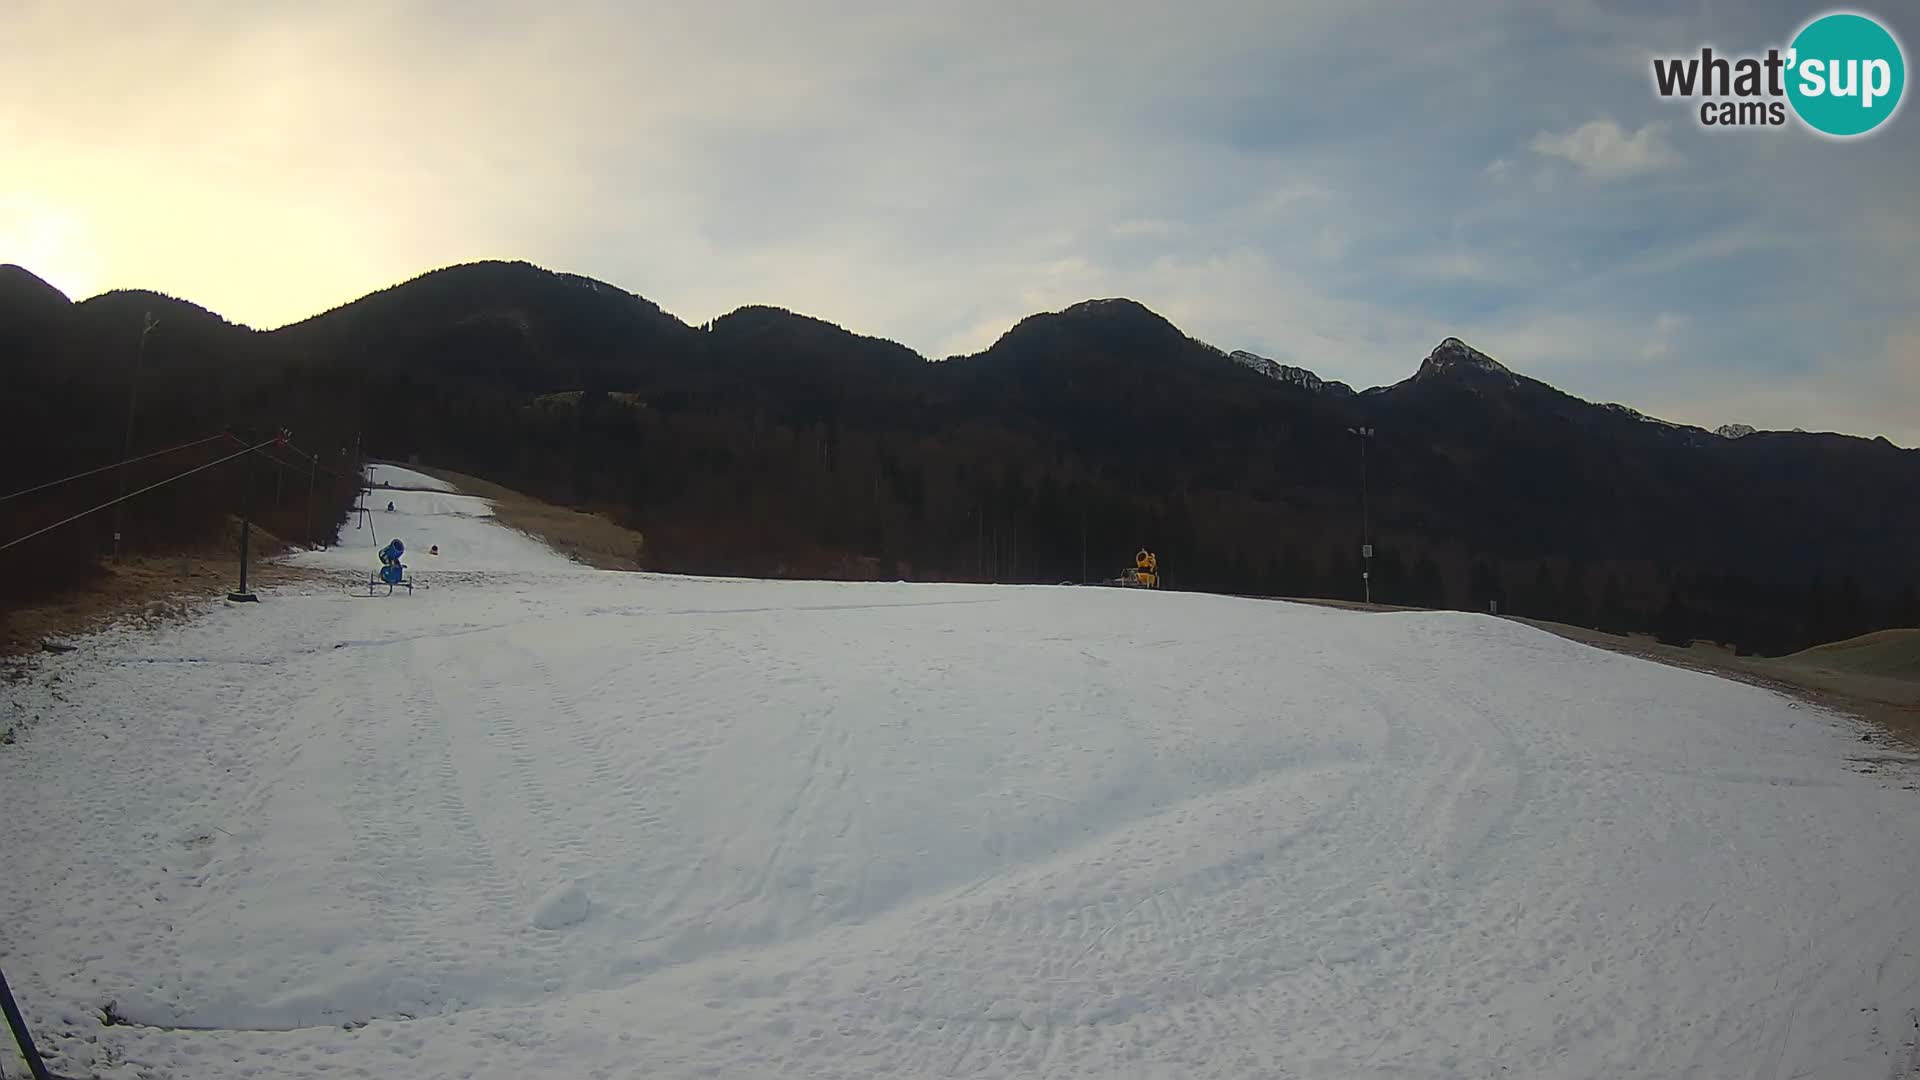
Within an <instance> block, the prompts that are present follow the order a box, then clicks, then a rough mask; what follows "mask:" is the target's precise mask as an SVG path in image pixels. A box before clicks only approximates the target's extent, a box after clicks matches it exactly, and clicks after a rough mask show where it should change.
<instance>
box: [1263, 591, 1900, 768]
mask: <svg viewBox="0 0 1920 1080" xmlns="http://www.w3.org/2000/svg"><path fill="white" fill-rule="evenodd" d="M1297 602H1298V603H1303V604H1320V605H1322V606H1325V607H1338V608H1345V609H1348V610H1354V611H1416V610H1420V609H1418V608H1395V607H1389V606H1386V605H1381V604H1376V605H1374V606H1372V607H1369V606H1368V605H1366V604H1360V603H1354V602H1351V601H1345V600H1300V601H1297ZM1503 617H1504V618H1510V619H1513V620H1514V621H1515V622H1523V623H1526V624H1527V625H1528V626H1533V627H1537V628H1539V629H1541V630H1545V631H1547V632H1549V633H1553V634H1558V635H1560V636H1561V637H1564V638H1567V639H1569V640H1572V641H1578V642H1581V643H1583V644H1586V645H1592V646H1595V647H1597V648H1602V649H1606V650H1608V651H1610V652H1617V653H1624V654H1626V655H1628V656H1638V657H1640V658H1642V659H1645V660H1653V661H1657V662H1659V663H1662V664H1668V665H1671V666H1673V667H1683V668H1688V669H1691V670H1693V671H1703V672H1706V673H1708V674H1710V675H1718V676H1721V677H1722V678H1728V679H1733V680H1735V681H1738V682H1744V683H1750V684H1752V685H1755V686H1764V687H1766V688H1767V689H1769V690H1775V691H1778V692H1780V693H1783V694H1788V695H1791V696H1793V697H1797V698H1800V699H1802V700H1804V701H1808V702H1811V703H1813V704H1815V705H1819V706H1822V707H1824V708H1828V709H1832V710H1834V711H1835V712H1841V713H1846V714H1847V715H1849V716H1857V717H1859V718H1861V719H1863V720H1868V721H1871V722H1873V723H1875V724H1877V725H1879V726H1880V727H1882V728H1884V729H1886V731H1887V732H1888V733H1889V734H1891V735H1893V736H1895V737H1897V738H1899V739H1900V740H1901V741H1903V742H1906V743H1909V744H1911V745H1914V746H1916V747H1920V677H1916V676H1915V675H1904V674H1887V673H1886V672H1888V671H1896V670H1898V671H1904V670H1905V668H1904V662H1905V659H1906V657H1907V656H1908V652H1907V650H1909V649H1912V648H1915V647H1916V646H1917V645H1920V631H1915V630H1896V631H1885V632H1883V634H1870V635H1868V638H1869V639H1874V640H1872V641H1865V640H1864V639H1855V640H1854V642H1839V643H1836V644H1834V645H1822V646H1819V647H1818V648H1814V649H1809V650H1807V651H1806V652H1802V653H1795V654H1794V655H1792V656H1783V657H1763V656H1735V655H1733V650H1731V649H1727V648H1724V647H1722V646H1719V645H1714V644H1712V643H1709V642H1695V643H1694V645H1693V647H1691V648H1687V649H1682V648H1678V647H1676V646H1673V645H1663V644H1661V643H1660V642H1658V641H1656V640H1654V638H1653V637H1652V636H1651V635H1647V634H1628V635H1624V636H1622V635H1617V634H1608V633H1603V632H1601V631H1599V630H1589V629H1587V628H1586V627H1582V626H1568V625H1566V624H1564V623H1552V622H1544V621H1541V620H1539V619H1523V618H1519V617H1517V616H1512V615H1509V616H1503ZM1906 635H1912V637H1910V638H1909V637H1907V636H1906ZM1860 643H1864V644H1865V645H1866V646H1871V647H1861V644H1860Z"/></svg>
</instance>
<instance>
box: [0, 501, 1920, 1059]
mask: <svg viewBox="0 0 1920 1080" xmlns="http://www.w3.org/2000/svg"><path fill="white" fill-rule="evenodd" d="M401 494H404V493H401ZM420 497H421V498H433V497H437V496H427V495H424V494H423V495H421V496H420ZM395 503H396V507H397V509H396V514H397V515H405V517H406V518H407V522H408V523H407V524H406V526H405V527H406V529H407V530H408V531H409V532H412V531H413V530H415V529H416V528H417V527H418V526H417V524H416V522H415V521H414V520H413V519H415V518H417V519H418V521H419V523H424V525H426V526H429V527H431V528H432V529H435V530H438V531H436V532H434V533H433V535H435V536H439V537H441V538H442V540H441V543H442V550H443V551H446V550H448V549H449V547H450V546H451V547H458V546H459V545H461V544H463V543H470V544H472V545H473V547H474V548H475V549H482V550H485V551H488V552H490V553H498V552H502V551H506V550H508V549H509V548H511V549H512V550H514V551H519V552H520V553H521V554H522V555H524V554H526V552H524V551H521V549H519V548H518V547H517V546H515V545H518V544H519V543H520V540H516V539H512V534H507V533H505V530H502V529H500V528H499V527H498V526H497V525H494V524H492V523H490V522H489V521H488V519H487V518H486V517H485V516H484V515H481V514H477V513H476V514H470V515H460V514H457V513H455V512H453V511H450V510H448V509H446V508H447V507H451V506H454V505H457V504H455V503H451V502H443V503H431V504H425V505H429V506H434V507H440V509H437V510H431V511H426V510H423V509H421V506H420V505H417V504H410V506H409V508H408V509H405V510H400V509H398V507H399V504H400V503H401V498H400V494H396V495H395ZM382 505H384V504H382ZM374 516H375V517H376V518H379V519H381V520H382V521H384V520H385V517H386V515H385V514H384V511H380V512H377V513H376V514H375V515H374ZM456 525H457V528H456ZM474 530H493V531H494V532H498V533H501V534H502V535H501V536H496V537H493V538H491V539H486V538H485V534H484V533H482V532H476V531H474ZM348 532H349V533H352V532H353V530H352V528H351V527H349V529H348ZM381 535H382V536H383V537H384V536H386V535H387V533H386V532H385V531H384V530H383V531H382V532H381ZM407 539H408V545H409V549H410V550H412V549H415V548H417V547H421V546H424V544H425V543H426V542H430V540H429V537H428V535H427V534H425V533H422V534H421V536H420V537H419V538H418V539H415V537H414V536H412V535H409V536H408V537H407ZM529 543H530V541H529ZM496 545H498V546H496ZM371 547H372V545H371V543H368V544H364V545H359V548H358V553H359V554H358V556H357V557H356V559H355V560H354V561H353V562H352V567H351V570H347V569H343V570H342V571H341V576H342V577H343V578H351V577H353V576H354V575H355V574H360V575H364V570H365V564H366V563H369V562H371V558H370V551H371ZM335 550H336V552H345V551H348V550H349V547H348V545H346V544H343V545H342V547H341V548H338V549H335ZM417 558H418V557H417V556H416V559H417ZM499 561H500V563H502V564H503V565H502V567H500V568H495V569H491V570H488V571H486V572H473V573H458V574H448V575H444V576H442V577H441V578H439V579H436V580H435V582H434V587H433V588H431V589H429V590H426V591H423V592H419V593H416V594H415V595H413V596H411V597H407V596H404V595H403V596H398V597H395V598H393V599H390V600H389V599H377V600H369V599H364V598H361V599H356V598H353V597H350V596H348V595H346V593H345V592H344V591H341V590H338V589H335V588H333V587H332V586H331V585H328V586H321V585H311V586H306V587H302V588H296V589H289V590H284V591H279V592H270V593H267V594H266V595H265V599H264V602H262V603H260V604H257V605H244V606H243V605H227V604H221V605H218V606H215V607H213V608H211V609H210V610H209V611H208V613H207V614H206V615H205V616H204V617H202V618H200V619H198V620H196V621H194V622H192V623H190V624H187V625H183V626H178V627H174V628H171V629H166V630H161V631H132V630H128V631H117V632H112V633H108V634H105V635H102V636H100V637H98V638H95V639H91V640H89V641H86V642H84V643H83V644H82V648H81V649H80V651H78V652H76V653H72V654H68V655H62V656H56V657H48V658H47V659H46V661H45V663H44V664H43V666H42V668H41V670H40V672H39V673H38V674H37V675H36V676H35V677H34V678H33V679H32V680H31V681H29V682H28V683H25V684H21V685H15V686H11V687H8V688H6V689H5V690H4V694H5V695H6V699H7V700H8V702H9V704H10V706H11V707H12V709H13V710H14V712H15V713H17V714H18V718H14V717H7V718H0V723H16V724H19V725H20V731H19V734H18V742H17V744H16V745H13V746H5V747H0V792H4V795H3V796H0V797H3V798H4V805H5V812H6V816H7V827H6V828H5V829H0V870H3V871H4V872H0V963H4V967H5V970H6V972H7V975H8V977H9V979H10V980H12V982H13V985H14V989H15V991H16V993H17V994H18V996H19V997H20V999H21V1001H22V1003H23V1005H24V1006H25V1009H26V1012H27V1015H28V1017H29V1019H30V1021H31V1022H32V1024H33V1025H34V1027H35V1029H36V1033H37V1034H38V1036H39V1038H40V1040H41V1042H42V1044H43V1046H45V1047H48V1048H50V1049H51V1050H53V1051H55V1052H56V1054H57V1057H56V1058H55V1065H56V1068H57V1069H58V1070H59V1071H61V1072H64V1073H67V1074H70V1075H87V1074H89V1073H97V1074H99V1075H103V1076H111V1077H149V1076H160V1077H172V1076H180V1077H185V1076H193V1077H196V1078H223V1077H242V1076H296V1077H319V1076H406V1077H510V1078H526V1077H629V1076H647V1077H679V1076H718V1077H729V1078H731V1077H756V1076H771V1075H781V1076H818V1077H849V1076H875V1077H879V1076H926V1077H935V1076H1087V1077H1116V1076H1154V1077H1200V1076H1260V1077H1269V1076H1301V1077H1489V1076H1513V1077H1530V1078H1538V1077H1624V1076H1636V1075H1637V1076H1650V1077H1676V1076H1695V1077H1756V1076H1766V1077H1788V1076H1818V1077H1824V1078H1853V1077H1859V1078H1867V1077H1872V1078H1874V1080H1884V1078H1886V1077H1888V1076H1889V1075H1898V1070H1899V1069H1901V1068H1902V1067H1906V1066H1909V1065H1911V1064H1912V1063H1913V1061H1914V1059H1915V1053H1916V1051H1915V1050H1914V1048H1913V1047H1914V1044H1913V1040H1914V1036H1915V1035H1916V1031H1915V1026H1914V1025H1915V1013H1914V1010H1915V1008H1916V1007H1920V961H1916V959H1915V956H1916V952H1920V935H1917V934H1916V930H1917V929H1920V902H1916V898H1917V897H1920V860H1916V859H1915V858H1914V851H1915V847H1914V843H1915V841H1914V838H1915V836H1916V835H1920V793H1916V792H1915V791H1913V790H1910V789H1908V788H1907V785H1910V784H1912V783H1913V782H1914V781H1913V779H1912V777H1911V776H1910V775H1909V774H1907V773H1905V772H1902V771H1900V770H1901V766H1898V765H1890V764H1879V765H1876V766H1872V767H1873V768H1875V769H1876V770H1877V771H1874V772H1866V771H1864V770H1866V769H1867V768H1869V766H1868V765H1866V764H1863V763H1862V762H1860V761H1857V760H1854V759H1857V758H1862V757H1874V756H1885V755H1886V754H1887V753H1888V752H1887V751H1886V750H1884V749H1880V748H1877V747H1876V746H1873V745H1869V744H1867V743H1863V742H1862V741H1861V737H1860V732H1859V731H1858V730H1856V729H1854V728H1853V727H1851V726H1850V725H1849V724H1848V723H1846V722H1843V721H1840V720H1838V719H1836V718H1834V717H1831V716H1828V715H1824V714H1821V713H1819V712H1816V711H1814V710H1812V709H1808V708H1802V707H1798V706H1796V705H1794V704H1792V703H1790V702H1788V701H1787V700H1785V699H1783V698H1781V697H1778V696H1776V695H1773V694H1771V693H1768V692H1765V691H1762V690H1759V689H1754V688H1750V687H1746V686H1741V685H1736V684H1733V683H1728V682H1724V681H1720V680H1717V679H1714V678H1710V677H1708V676H1705V675H1700V674H1696V673H1692V672H1686V671H1680V670H1674V669H1669V668H1665V667H1660V666H1657V665H1654V664H1650V663H1645V662H1642V661H1638V660H1633V659H1629V658H1624V657H1620V656H1616V655H1612V654H1607V653H1603V652H1598V651H1595V650H1592V649H1588V648H1585V647H1582V646H1578V645H1575V644H1572V643H1569V642H1566V641H1563V640H1561V639H1559V638H1555V637H1552V636H1549V635H1547V634H1544V633H1540V632H1537V631H1534V630H1532V629H1529V628H1527V627H1524V626H1520V625H1516V624H1514V623H1511V622H1506V621H1501V620H1496V619H1492V618H1488V617H1482V616H1474V615H1464V614H1360V613H1353V612H1345V611H1335V610H1325V609H1320V608H1313V607H1306V606H1297V605H1289V604H1279V603H1262V602H1256V601H1244V600H1233V599H1225V598H1218V597H1206V596H1194V595H1181V594H1176V593H1165V594H1148V593H1139V592H1126V591H1119V590H1105V589H1073V588H1039V587H1036V588H1012V587H991V586H940V585H904V584H901V585H890V584H870V585H851V584H824V583H759V582H739V581H709V580H695V579H676V578H663V577H652V576H644V575H620V574H607V573H598V572H592V571H582V570H579V569H577V568H574V567H572V566H571V565H570V564H567V563H565V562H564V561H562V560H560V559H559V558H558V557H557V556H552V555H550V554H549V555H544V556H542V557H541V558H539V559H532V558H528V559H527V560H526V561H525V562H523V563H522V564H520V565H518V566H515V567H512V568H506V567H505V566H504V564H505V563H507V562H509V561H510V560H509V559H506V558H504V557H503V558H501V559H500V560H499ZM416 565H418V564H417V562H416ZM422 573H423V574H424V573H425V572H424V571H422ZM109 1006H111V1009H112V1012H113V1015H114V1016H115V1017H116V1018H118V1019H120V1020H122V1021H124V1022H122V1023H117V1024H115V1025H113V1026H103V1024H102V1022H101V1012H102V1010H103V1009H105V1008H107V1007H109Z"/></svg>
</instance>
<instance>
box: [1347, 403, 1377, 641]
mask: <svg viewBox="0 0 1920 1080" xmlns="http://www.w3.org/2000/svg"><path fill="white" fill-rule="evenodd" d="M1347 431H1348V432H1349V433H1350V434H1352V435H1354V436H1356V437H1358V438H1359V440H1360V587H1361V589H1362V590H1363V592H1364V595H1365V596H1366V602H1367V603H1368V604H1372V603H1373V535H1372V520H1371V515H1370V514H1369V512H1368V509H1367V444H1368V443H1370V442H1372V441H1373V434H1374V432H1373V429H1372V428H1370V427H1353V428H1348V429H1347Z"/></svg>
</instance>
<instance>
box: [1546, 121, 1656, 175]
mask: <svg viewBox="0 0 1920 1080" xmlns="http://www.w3.org/2000/svg"><path fill="white" fill-rule="evenodd" d="M1527 145H1528V148H1529V149H1531V150H1532V151H1533V152H1534V153H1536V154H1539V155H1541V156H1543V157H1552V158H1562V159H1564V160H1566V161H1569V162H1572V163H1573V165H1574V166H1575V167H1576V168H1578V169H1579V170H1580V171H1581V172H1583V173H1586V174H1587V175H1589V176H1592V177H1595V178H1596V179H1600V180H1614V179H1619V178H1621V177H1626V176H1637V175H1640V174H1642V173H1650V172H1656V171H1659V170H1661V169H1666V168H1669V167H1671V166H1673V165H1676V164H1678V163H1679V161H1680V155H1679V154H1678V153H1676V152H1675V151H1674V149H1673V148H1672V147H1671V146H1668V145H1667V142H1666V139H1665V136H1664V135H1663V134H1662V132H1661V129H1660V128H1659V126H1658V125H1655V124H1647V125H1646V126H1644V127H1642V128H1640V129H1639V130H1638V131H1635V132H1633V133H1632V134H1628V133H1627V131H1626V130H1625V129H1623V128H1622V127H1621V126H1620V125H1619V124H1617V123H1615V122H1614V121H1612V120H1609V119H1604V118H1603V119H1599V120H1589V121H1587V122H1586V123H1584V124H1581V125H1580V126H1579V127H1577V128H1574V129H1572V130H1571V131H1566V132H1561V133H1558V134H1555V133H1552V132H1546V131H1543V132H1541V133H1540V134H1538V135H1535V136H1534V137H1533V141H1532V142H1530V143H1528V144H1527Z"/></svg>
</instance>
